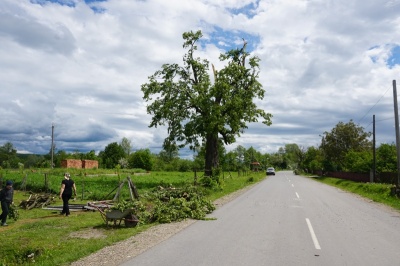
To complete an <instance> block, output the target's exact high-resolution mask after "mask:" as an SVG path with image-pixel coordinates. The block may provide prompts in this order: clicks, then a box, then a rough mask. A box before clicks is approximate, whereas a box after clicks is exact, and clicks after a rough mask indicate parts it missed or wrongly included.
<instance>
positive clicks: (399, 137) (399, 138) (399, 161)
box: [393, 80, 400, 189]
mask: <svg viewBox="0 0 400 266" xmlns="http://www.w3.org/2000/svg"><path fill="white" fill-rule="evenodd" d="M393 100H394V125H395V128H396V150H397V184H396V187H397V189H399V185H400V147H399V145H400V133H399V109H398V106H397V89H396V80H393Z"/></svg>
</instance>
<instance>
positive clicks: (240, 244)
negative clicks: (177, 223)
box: [122, 171, 400, 266]
mask: <svg viewBox="0 0 400 266" xmlns="http://www.w3.org/2000/svg"><path fill="white" fill-rule="evenodd" d="M210 217H215V218H216V220H211V221H198V222H196V223H194V224H193V225H191V226H190V227H188V228H187V229H185V230H183V231H181V232H179V233H178V234H176V235H174V236H173V237H171V238H169V239H168V240H166V241H164V242H162V243H160V244H159V245H157V246H155V247H153V248H151V249H149V250H147V251H146V252H144V253H142V254H140V255H139V256H137V257H135V258H133V259H131V260H129V261H127V262H125V263H124V264H122V265H124V266H129V265H135V266H137V265H141V266H144V265H149V266H156V265H163V266H169V265H171V266H172V265H174V266H180V265H182V266H189V265H196V266H199V265H204V266H206V265H207V266H210V265H218V266H220V265H229V266H232V265H279V266H281V265H285V266H286V265H296V266H297V265H318V266H320V265H323V266H330V265H332V266H333V265H335V266H336V265H351V266H358V265H362V266H366V265H373V266H375V265H379V266H384V265H400V212H397V211H393V210H391V209H389V208H387V207H384V206H381V205H379V204H376V203H374V202H370V201H368V200H366V199H363V198H360V197H358V196H356V195H354V194H351V193H347V192H344V191H341V190H339V189H337V188H334V187H330V186H328V185H324V184H321V183H319V182H316V181H315V180H312V179H310V178H305V177H302V176H296V175H294V174H293V173H292V172H290V171H282V172H277V173H276V175H275V176H269V177H268V178H267V179H266V180H265V181H262V182H261V183H259V184H258V185H256V186H255V187H253V188H252V189H251V190H249V191H247V192H246V193H244V194H242V195H241V196H239V197H238V198H236V199H235V200H233V201H231V202H229V203H227V204H225V205H224V206H222V207H220V208H219V209H217V210H216V211H214V212H213V213H212V214H211V215H210Z"/></svg>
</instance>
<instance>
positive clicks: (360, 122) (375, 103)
mask: <svg viewBox="0 0 400 266" xmlns="http://www.w3.org/2000/svg"><path fill="white" fill-rule="evenodd" d="M389 89H390V88H388V89H387V90H386V91H385V93H384V94H383V95H382V96H381V97H380V98H379V100H378V101H377V102H376V103H375V104H374V105H373V106H372V107H371V108H370V109H369V110H368V112H367V113H365V115H364V116H363V117H362V118H361V119H360V120H359V121H358V123H357V124H360V123H361V121H362V120H363V119H364V118H365V117H366V116H367V115H368V113H369V112H370V111H371V110H372V109H373V108H374V107H375V106H376V105H377V104H378V103H379V102H380V100H382V98H383V97H384V96H385V95H386V93H387V92H388V91H389ZM368 126H369V125H368Z"/></svg>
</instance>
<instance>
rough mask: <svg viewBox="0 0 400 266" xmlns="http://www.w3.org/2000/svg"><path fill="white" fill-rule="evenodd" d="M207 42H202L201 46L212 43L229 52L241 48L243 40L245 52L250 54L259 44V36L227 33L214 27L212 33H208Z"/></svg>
mask: <svg viewBox="0 0 400 266" xmlns="http://www.w3.org/2000/svg"><path fill="white" fill-rule="evenodd" d="M209 36H210V39H209V40H204V39H203V40H202V41H201V42H200V44H201V45H205V44H207V43H212V44H214V45H215V46H217V47H218V48H219V49H221V50H224V51H230V50H232V49H237V48H238V49H240V48H242V47H243V39H244V40H245V41H246V42H247V47H246V49H247V52H248V53H250V52H252V51H253V50H254V49H255V47H256V46H257V45H258V44H259V43H260V36H258V35H254V34H250V33H247V32H244V31H229V30H224V29H222V28H220V27H214V31H212V32H210V33H209Z"/></svg>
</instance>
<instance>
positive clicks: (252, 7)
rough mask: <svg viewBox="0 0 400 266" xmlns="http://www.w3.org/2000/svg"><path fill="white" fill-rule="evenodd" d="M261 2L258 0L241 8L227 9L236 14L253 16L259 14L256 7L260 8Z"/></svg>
mask: <svg viewBox="0 0 400 266" xmlns="http://www.w3.org/2000/svg"><path fill="white" fill-rule="evenodd" d="M259 3H260V0H257V1H256V2H254V3H250V4H248V5H245V6H243V7H240V8H227V10H228V11H229V12H230V13H232V14H235V15H239V14H243V15H245V16H246V17H248V18H253V17H254V16H255V15H256V14H257V12H256V9H257V8H258V5H259Z"/></svg>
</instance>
